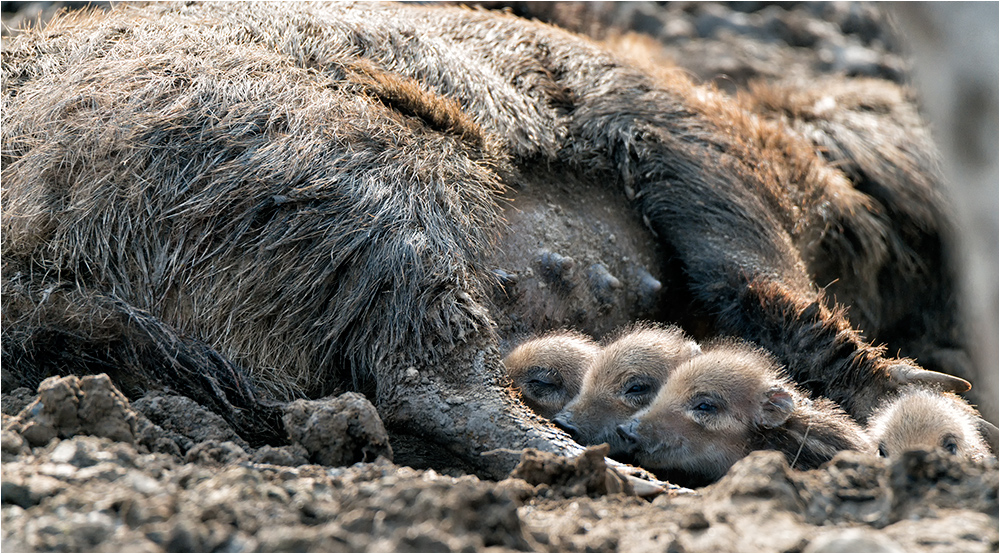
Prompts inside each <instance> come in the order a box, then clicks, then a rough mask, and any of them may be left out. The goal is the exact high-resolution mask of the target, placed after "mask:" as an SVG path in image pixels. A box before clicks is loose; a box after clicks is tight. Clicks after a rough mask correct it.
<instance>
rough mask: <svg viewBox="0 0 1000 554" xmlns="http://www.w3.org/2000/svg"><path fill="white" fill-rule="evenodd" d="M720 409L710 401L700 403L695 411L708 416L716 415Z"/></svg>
mask: <svg viewBox="0 0 1000 554" xmlns="http://www.w3.org/2000/svg"><path fill="white" fill-rule="evenodd" d="M718 409H719V408H718V407H717V406H716V405H715V404H713V403H711V402H708V401H702V402H699V403H697V404H696V405H695V407H694V410H695V411H696V412H702V413H706V414H714V413H715V412H716V411H718Z"/></svg>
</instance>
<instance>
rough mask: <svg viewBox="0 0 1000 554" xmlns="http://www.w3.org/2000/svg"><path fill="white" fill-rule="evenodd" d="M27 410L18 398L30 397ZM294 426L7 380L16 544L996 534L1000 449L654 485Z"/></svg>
mask: <svg viewBox="0 0 1000 554" xmlns="http://www.w3.org/2000/svg"><path fill="white" fill-rule="evenodd" d="M15 414H16V415H15ZM284 422H285V425H286V430H287V431H288V433H289V436H290V437H291V440H290V443H291V444H290V445H289V446H283V447H278V448H274V447H270V446H265V447H262V448H259V449H253V448H250V447H249V446H248V445H247V444H246V443H245V442H243V441H242V440H241V439H240V438H239V437H238V436H236V434H235V433H234V432H233V431H232V429H230V428H228V426H227V425H226V423H225V422H224V421H222V419H221V418H219V417H218V416H213V415H212V414H211V413H209V412H207V411H206V410H204V409H203V408H201V407H200V406H198V405H197V404H195V403H193V402H191V401H190V400H188V399H186V398H183V397H177V396H169V395H157V396H151V397H144V398H141V399H139V400H137V401H136V402H133V403H131V404H130V403H129V402H128V401H127V400H126V399H125V397H124V396H123V395H121V393H119V392H118V391H117V390H116V389H115V388H114V387H113V385H111V382H110V381H109V380H108V379H107V378H106V377H104V376H92V377H84V378H77V377H64V378H50V379H48V380H46V381H45V382H44V383H43V384H42V386H41V387H39V394H37V395H34V394H32V393H31V392H30V391H28V390H26V389H18V390H15V391H12V392H11V393H10V394H3V435H2V456H3V475H2V503H3V508H2V529H3V531H2V537H3V538H2V540H3V542H2V545H0V546H2V548H3V551H4V552H14V551H105V552H107V551H130V552H160V551H195V552H220V551H221V552H237V551H265V552H272V551H305V552H315V551H321V552H341V551H344V552H346V551H440V552H451V551H463V552H467V551H544V552H561V551H585V552H605V551H609V552H613V551H660V552H664V551H666V552H686V551H783V552H799V551H802V552H829V551H855V552H858V551H881V552H901V551H931V552H935V551H940V552H954V551H965V552H988V551H996V550H997V548H998V545H1000V542H998V541H1000V537H998V533H997V487H998V482H997V477H998V472H997V464H996V462H995V461H994V460H990V461H987V462H979V463H971V462H959V461H957V460H956V459H954V457H949V456H945V455H941V454H937V453H928V452H913V453H909V454H907V455H905V456H903V457H901V458H900V459H897V460H894V461H892V462H887V461H886V460H884V459H881V458H877V457H874V456H870V455H862V454H858V453H854V452H844V453H842V454H841V455H839V456H838V457H836V458H835V459H834V460H833V461H831V462H830V463H829V464H827V465H826V466H824V467H823V468H821V469H817V470H813V471H794V470H791V469H789V467H788V463H787V462H786V461H785V458H784V457H783V456H782V455H780V454H778V453H776V452H758V453H755V454H753V455H751V456H749V457H748V458H746V459H744V460H743V461H742V462H740V463H738V464H737V465H736V466H734V467H733V468H732V470H731V471H730V472H729V473H728V475H727V476H726V477H725V478H723V479H722V480H721V481H719V482H718V483H716V484H714V485H711V486H708V487H705V488H701V489H698V490H694V491H690V492H678V493H673V494H665V495H660V496H658V497H655V498H652V499H648V498H640V497H637V496H635V495H634V494H633V491H632V490H631V487H630V486H629V485H628V484H627V482H626V481H624V480H622V479H621V478H620V476H618V475H617V474H616V473H615V472H614V471H612V470H609V469H607V468H606V467H605V464H604V461H603V460H604V458H603V456H604V453H605V450H603V449H601V448H594V449H590V450H588V451H587V452H585V453H584V454H582V455H581V456H579V457H578V458H576V459H567V458H560V457H556V456H553V455H551V454H544V453H539V452H534V451H530V450H529V451H526V452H524V453H523V454H522V456H521V463H520V465H519V466H518V468H517V469H516V470H515V471H514V472H513V473H512V474H511V476H510V477H509V478H507V479H505V480H502V481H499V482H497V481H489V480H482V479H479V478H478V477H476V476H475V475H470V474H466V473H464V472H463V471H462V470H461V469H460V468H454V467H450V468H449V467H440V468H438V469H437V470H435V469H414V468H411V467H407V466H403V465H399V464H396V463H393V462H392V461H391V459H392V455H393V452H392V449H391V447H390V443H391V439H390V438H389V437H388V436H387V434H386V431H385V428H384V427H383V426H382V422H381V421H380V420H379V418H378V415H377V414H376V412H375V410H374V408H373V407H372V406H371V404H369V403H368V402H367V400H365V399H364V398H363V397H361V396H359V395H356V394H353V393H346V394H344V395H341V396H339V397H333V398H327V399H323V400H319V401H310V402H305V401H302V402H296V403H293V404H291V405H289V407H288V409H287V410H286V416H285V418H284Z"/></svg>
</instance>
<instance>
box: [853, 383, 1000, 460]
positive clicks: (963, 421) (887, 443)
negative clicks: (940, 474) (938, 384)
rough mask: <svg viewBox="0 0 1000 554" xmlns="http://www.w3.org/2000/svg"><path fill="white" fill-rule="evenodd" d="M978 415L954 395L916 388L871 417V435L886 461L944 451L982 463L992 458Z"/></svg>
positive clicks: (902, 394)
mask: <svg viewBox="0 0 1000 554" xmlns="http://www.w3.org/2000/svg"><path fill="white" fill-rule="evenodd" d="M977 415H978V414H977V413H976V410H975V409H974V408H973V407H972V406H970V405H969V404H968V403H966V402H965V400H962V399H961V398H960V397H958V396H956V395H954V394H949V393H941V392H938V391H935V390H930V389H924V388H919V387H913V388H910V389H907V390H904V391H903V392H902V393H900V395H899V397H897V398H895V399H894V400H892V401H890V402H887V403H886V405H884V406H882V407H881V408H879V409H878V410H876V411H875V413H874V414H872V417H871V419H870V420H869V421H868V434H869V435H870V436H871V438H872V441H873V442H874V444H875V445H876V446H877V447H878V451H879V454H880V455H881V456H884V457H887V458H889V457H892V458H895V457H898V456H899V455H901V454H902V453H903V452H907V451H910V450H941V451H942V452H945V453H948V454H953V455H956V456H961V457H963V458H968V459H972V460H979V459H982V458H984V457H987V456H989V455H990V448H989V446H988V445H987V443H986V440H984V437H983V436H982V434H981V431H980V428H979V422H980V421H981V420H980V419H979V417H977Z"/></svg>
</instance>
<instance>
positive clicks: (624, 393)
mask: <svg viewBox="0 0 1000 554" xmlns="http://www.w3.org/2000/svg"><path fill="white" fill-rule="evenodd" d="M700 353H701V347H700V346H698V343H697V342H695V341H694V340H693V339H692V338H691V337H690V336H688V335H687V334H686V333H684V330H683V329H681V328H680V327H677V326H656V325H651V324H648V323H641V324H636V325H634V326H629V327H627V328H625V329H623V330H621V331H620V332H619V336H618V337H616V338H615V339H614V340H612V341H611V342H609V343H608V344H607V345H606V346H605V347H604V349H603V350H602V351H601V352H600V353H599V354H598V355H597V356H595V357H594V359H593V360H592V361H591V363H590V365H589V366H588V367H587V368H586V374H585V376H584V379H583V384H582V386H581V388H580V393H579V395H578V396H577V397H576V398H574V399H573V401H572V402H570V403H569V404H567V405H566V407H565V408H563V409H562V410H561V411H560V412H559V413H558V414H556V416H555V417H554V418H553V420H552V422H553V423H555V424H556V426H558V427H559V428H560V429H563V430H564V431H566V432H568V433H569V434H570V436H571V437H573V439H574V440H576V441H577V442H579V443H580V444H584V445H597V444H602V443H606V444H608V445H609V447H610V449H611V454H612V456H617V455H621V454H624V453H625V452H626V451H627V448H626V445H625V444H623V442H622V440H621V438H620V437H619V436H618V434H617V433H616V429H617V428H618V426H619V425H621V424H622V423H626V422H627V421H628V420H629V418H631V417H632V416H633V415H634V414H635V413H636V412H638V411H639V410H642V409H643V408H645V407H646V406H648V405H649V404H650V403H651V402H652V401H653V399H654V398H656V393H657V392H659V390H660V387H661V386H662V385H663V383H664V382H665V381H666V380H667V379H668V378H669V375H670V372H671V371H673V370H674V368H676V367H677V366H678V365H680V364H681V363H683V362H685V361H687V360H689V359H690V358H692V357H694V356H697V355H699V354H700Z"/></svg>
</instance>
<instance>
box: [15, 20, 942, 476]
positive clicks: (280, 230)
mask: <svg viewBox="0 0 1000 554" xmlns="http://www.w3.org/2000/svg"><path fill="white" fill-rule="evenodd" d="M2 56H3V57H2V72H3V76H2V78H3V100H2V102H3V103H2V113H3V121H2V123H3V125H2V156H3V159H2V162H3V169H2V180H3V187H4V188H3V200H2V202H3V207H4V217H3V220H2V231H3V236H4V245H3V260H4V263H3V315H2V317H3V341H2V344H3V386H4V387H5V388H6V387H13V386H19V385H24V386H29V387H34V386H35V385H37V383H38V382H39V381H40V380H41V379H42V378H44V377H45V376H46V375H49V374H52V373H97V372H108V373H109V374H110V375H112V378H113V379H114V380H115V382H116V383H118V384H119V386H121V387H122V389H123V392H125V394H126V395H129V396H130V397H134V396H135V395H136V394H137V393H138V392H139V391H141V390H144V389H148V388H157V387H160V388H168V389H171V390H174V391H177V392H180V393H182V394H186V395H189V396H192V397H193V398H195V399H196V400H198V401H199V402H200V403H202V404H204V405H207V406H211V407H212V408H213V409H215V410H217V411H219V412H220V414H222V415H223V416H225V417H226V418H227V419H228V420H229V421H230V422H232V423H233V424H234V426H235V427H236V428H237V429H239V430H240V432H241V434H243V435H244V436H245V437H247V438H248V440H250V441H251V442H253V443H255V444H256V443H261V442H276V441H277V442H280V441H281V440H282V437H281V433H280V432H279V431H278V430H277V429H280V425H279V424H278V422H277V419H276V415H275V414H276V413H278V410H277V409H276V408H275V407H274V406H272V405H269V404H268V402H267V401H268V400H270V399H272V398H273V399H276V400H286V399H289V398H294V397H298V396H312V397H315V396H320V395H323V394H330V393H334V392H340V391H342V390H344V389H353V390H358V391H362V392H364V393H366V394H367V395H368V396H369V397H370V398H372V400H373V401H374V403H375V405H376V406H377V408H378V410H379V413H380V415H381V416H382V418H383V419H384V420H385V422H386V423H387V425H388V426H390V427H392V428H395V429H404V430H409V431H410V432H412V433H414V434H416V435H419V436H423V437H429V438H432V439H433V440H435V441H437V442H438V443H439V444H441V445H443V446H444V447H446V448H449V449H451V450H453V451H455V452H458V453H460V454H462V455H463V456H465V457H466V458H467V459H469V460H472V461H473V462H474V463H476V464H477V465H478V466H480V467H482V468H483V469H484V471H486V472H487V473H489V472H497V473H500V474H502V473H505V472H506V471H508V470H509V469H510V468H511V467H513V464H514V463H515V462H516V459H517V457H516V455H512V454H502V452H508V451H507V450H497V448H498V447H501V448H506V449H514V450H516V449H519V448H524V447H537V448H539V449H542V450H547V451H560V452H571V451H576V448H577V446H576V445H575V444H574V443H572V442H571V441H569V440H568V438H567V437H566V436H565V435H564V434H562V433H560V432H558V431H556V430H554V429H551V428H549V427H547V426H544V425H543V424H542V422H541V421H540V420H539V419H538V418H537V417H536V416H535V415H534V414H532V413H530V411H528V410H527V409H526V408H525V407H524V406H523V405H522V404H521V403H520V402H519V401H518V400H517V399H516V398H514V397H513V396H512V395H511V394H510V393H509V391H508V389H507V388H506V386H505V376H504V371H503V367H502V364H501V362H500V353H499V348H498V345H499V344H500V343H501V341H505V340H509V338H510V337H509V335H510V334H511V331H512V330H516V331H517V332H518V333H537V332H544V331H545V330H547V329H548V328H551V327H546V326H549V325H551V323H552V322H551V320H549V319H545V318H551V317H555V316H558V317H561V318H572V319H573V320H574V322H573V323H574V325H573V326H574V328H577V329H580V330H581V331H583V332H586V333H588V334H593V332H592V331H591V329H598V330H601V329H614V328H618V327H621V326H623V325H625V324H627V323H629V322H630V321H634V320H636V319H638V318H639V317H643V315H642V314H648V313H649V310H648V309H645V310H640V309H639V308H638V307H636V306H635V305H634V303H632V302H630V301H629V299H631V298H637V296H636V295H635V294H633V293H631V292H628V291H632V290H635V289H636V288H637V287H639V285H638V284H636V285H634V286H632V285H630V284H629V283H630V281H629V279H630V277H629V276H631V275H634V276H635V277H634V279H635V281H634V282H636V283H639V282H640V281H645V282H647V283H649V284H654V285H653V286H651V287H647V288H648V289H649V290H650V291H652V292H653V293H656V294H653V295H649V294H646V295H645V296H644V297H647V298H653V299H658V300H657V302H658V303H660V305H670V306H674V307H676V308H677V309H680V310H682V311H683V312H684V313H688V314H691V321H692V322H693V324H697V325H698V326H699V329H700V330H701V331H703V332H704V333H706V334H709V335H715V334H728V335H734V336H739V337H743V338H745V339H747V340H751V341H754V342H756V343H757V344H759V345H761V346H763V347H765V348H767V349H769V350H770V351H772V352H774V353H775V355H776V356H777V357H778V359H779V360H780V361H781V363H783V364H784V365H785V366H786V367H788V369H789V371H790V372H791V374H792V375H793V377H794V378H795V379H796V380H798V381H799V382H800V383H802V384H803V385H804V386H806V387H808V388H809V389H810V390H811V391H812V392H813V393H814V394H821V395H825V396H827V397H829V398H831V399H834V400H836V401H837V402H840V403H842V405H843V406H844V408H845V409H846V410H847V411H848V412H850V413H851V414H852V415H854V416H856V417H858V418H861V419H863V418H865V417H866V416H867V415H868V414H869V413H870V411H871V410H872V409H873V408H874V407H875V406H876V405H877V404H878V403H879V400H880V399H881V398H882V397H883V396H885V395H886V394H888V393H890V392H891V391H893V390H894V389H895V388H896V387H897V385H898V383H900V382H907V381H914V380H920V379H922V378H923V376H926V374H923V373H920V372H919V371H918V370H917V369H916V368H915V366H914V365H913V364H912V362H910V361H908V360H896V359H892V358H888V357H886V355H885V354H886V351H885V350H884V349H883V348H880V347H878V346H873V345H872V344H870V343H868V342H866V340H865V339H864V338H863V337H862V335H861V333H860V332H859V331H858V330H857V328H856V327H854V326H852V324H851V323H850V322H849V320H848V319H847V316H846V314H845V312H844V310H843V309H841V308H840V307H838V306H836V305H834V303H833V302H831V301H830V299H829V298H828V297H827V296H826V295H825V294H824V293H823V290H822V288H821V287H823V286H825V285H827V284H828V282H818V283H817V282H816V281H814V280H813V277H812V276H811V274H810V269H811V267H813V266H814V265H815V260H817V259H819V257H821V256H822V257H824V258H830V257H832V258H842V259H843V260H845V261H843V262H838V264H834V267H850V268H851V271H849V272H846V273H845V274H843V275H839V276H838V277H839V278H840V279H841V280H842V281H853V282H856V284H855V285H848V284H845V285H844V286H845V287H846V288H847V289H851V288H853V287H859V288H864V287H867V286H871V282H872V281H873V280H875V279H878V280H879V282H885V281H883V280H882V277H881V276H882V275H886V276H888V277H890V278H891V279H888V281H889V282H893V283H901V284H902V285H900V286H911V285H913V283H912V281H910V280H908V279H904V278H899V279H896V277H897V276H899V275H901V274H904V273H906V272H908V271H910V270H911V268H912V267H913V264H905V265H901V264H895V263H894V261H895V260H900V259H914V260H924V259H925V256H926V255H927V252H924V251H922V250H920V245H921V244H924V243H923V242H921V241H917V242H915V243H913V242H908V241H910V240H911V238H912V237H909V236H907V235H905V234H902V233H900V232H899V230H898V229H899V226H897V225H895V224H894V223H893V222H892V219H891V215H892V214H890V213H887V212H886V211H885V210H884V209H883V208H882V207H881V206H880V205H879V203H878V201H877V199H876V198H875V197H873V196H871V195H868V194H866V193H865V192H864V191H862V190H858V189H857V188H855V187H854V186H853V185H852V183H851V181H850V180H849V179H848V178H847V177H846V176H845V174H844V173H843V172H841V171H839V170H837V169H836V167H835V166H832V165H830V164H827V163H826V161H825V160H823V159H822V158H821V157H819V156H817V155H816V153H815V148H814V145H813V144H812V143H811V142H809V141H808V140H806V139H804V138H802V137H800V136H799V135H797V134H795V133H791V132H789V127H787V126H786V125H785V124H784V123H783V122H782V121H780V120H777V119H775V120H770V121H768V120H765V119H764V118H762V117H758V116H757V115H755V114H753V113H751V112H749V111H747V110H745V109H744V108H742V107H741V105H740V104H738V103H736V102H734V101H733V100H732V99H730V98H728V97H726V96H724V95H722V94H719V93H717V92H716V91H714V90H712V89H711V88H708V87H699V86H696V85H694V84H692V83H691V82H690V81H689V80H687V79H686V78H685V77H683V76H682V75H680V74H679V73H678V72H672V73H665V74H664V75H656V74H652V73H650V72H648V71H646V70H643V69H640V68H638V67H635V66H633V65H631V64H630V63H628V62H626V61H624V60H623V59H622V58H619V57H617V56H616V55H614V54H612V53H610V52H608V51H606V50H604V49H603V48H602V47H600V46H598V45H596V44H594V43H592V42H590V41H589V40H587V39H584V38H581V37H579V36H576V35H573V34H571V33H568V32H565V31H562V30H559V29H556V28H553V27H551V26H547V25H544V24H540V23H535V22H528V21H524V20H521V19H518V18H516V17H514V16H511V15H505V14H496V13H489V12H485V11H474V10H469V9H463V8H454V7H453V8H445V7H432V6H420V5H367V4H350V5H347V4H281V5H278V4H270V3H223V4H211V5H201V4H187V3H178V4H153V5H149V6H147V7H137V6H135V5H131V4H124V5H119V6H116V7H115V9H113V10H111V11H109V12H107V13H89V12H81V13H74V14H69V15H65V16H62V17H59V18H56V19H55V20H53V21H52V22H51V23H50V24H49V25H48V26H46V27H45V28H43V29H41V30H33V31H29V32H25V33H23V34H20V35H18V36H17V37H16V38H14V39H12V40H11V41H10V43H9V45H5V49H4V51H3V53H2ZM921 155H926V156H928V157H933V156H934V153H933V152H931V151H926V152H922V153H921ZM930 183H931V184H932V185H934V186H936V185H937V178H936V174H935V175H934V176H932V178H931V179H930ZM595 191H596V192H595ZM591 194H597V195H604V196H600V198H601V200H600V201H595V200H592V199H591V198H592V197H590V196H589V195H591ZM532 195H534V196H532ZM580 195H588V196H586V197H585V198H584V199H582V200H580V198H579V197H580ZM547 196H551V197H552V200H550V201H549V202H548V203H546V201H545V198H546V197H547ZM530 198H534V199H535V203H534V204H531V205H530V206H524V208H525V209H528V208H530V207H531V206H534V207H535V209H536V210H540V211H536V212H535V213H542V212H543V211H544V210H545V209H548V208H547V207H548V206H550V205H551V206H555V207H556V208H559V209H555V208H552V213H554V214H556V215H555V216H554V217H557V216H559V214H560V210H562V208H561V206H563V205H566V206H569V205H570V204H569V203H568V202H569V200H570V199H574V198H575V199H576V200H577V201H578V204H576V205H577V206H582V208H581V209H583V210H585V211H586V210H590V211H588V212H586V214H585V216H581V217H580V218H579V219H576V220H572V221H573V222H574V225H577V227H580V225H579V223H580V222H585V223H588V225H586V226H584V227H586V228H587V229H589V230H592V229H593V228H594V226H593V225H590V224H593V223H595V221H599V220H600V219H601V218H605V219H606V220H607V221H611V222H614V224H613V225H610V224H609V226H610V227H611V228H612V229H613V230H615V231H617V230H618V229H621V230H622V231H623V232H622V233H620V234H619V233H618V232H612V229H609V230H608V232H606V233H604V235H602V236H604V237H605V238H607V241H606V244H605V243H602V244H603V246H601V249H600V250H599V251H597V254H593V255H594V256H597V255H598V254H599V255H600V256H603V258H602V259H593V260H589V262H590V264H589V265H587V266H586V267H587V268H588V271H587V272H586V275H585V279H584V280H587V281H588V282H589V285H587V286H589V287H591V289H592V292H591V296H588V297H587V298H593V299H594V300H593V301H592V303H590V304H588V303H583V304H574V305H573V309H572V310H558V309H555V308H553V309H549V308H546V310H547V311H545V312H544V313H541V312H538V313H535V312H531V311H530V310H528V311H527V312H521V311H518V312H517V313H508V312H505V307H506V306H508V305H507V304H505V303H504V301H503V298H504V296H503V295H502V294H501V295H497V294H496V291H497V290H498V287H501V286H506V284H505V283H503V282H502V279H499V278H498V276H500V275H501V274H500V273H497V272H495V270H496V269H497V268H498V267H501V268H502V266H503V265H504V264H505V263H506V262H505V260H507V261H510V260H515V259H522V258H525V257H528V256H535V255H536V254H535V252H536V251H537V249H538V245H537V244H533V245H530V247H529V246H524V247H523V248H522V249H521V250H517V248H513V249H511V250H509V249H506V248H505V246H508V245H512V244H513V245H516V244H518V243H517V241H516V240H513V239H516V238H517V237H520V236H527V235H529V234H530V233H528V231H529V230H528V229H527V228H526V227H518V226H517V225H518V223H517V222H518V221H519V220H518V219H517V218H518V217H521V215H519V214H524V213H526V212H523V211H519V208H521V207H522V206H519V199H530ZM593 198H597V196H595V197H593ZM626 199H628V200H630V201H631V206H628V205H626V204H625V202H626ZM529 211H530V210H529ZM545 213H548V212H545ZM562 217H566V218H567V219H566V221H571V218H570V216H569V215H566V214H565V212H563V216H562ZM616 218H617V219H616ZM505 220H506V221H508V222H510V226H505V225H504V222H505ZM529 220H530V219H529ZM642 223H645V224H646V225H647V226H648V227H649V228H650V233H648V234H643V233H638V232H636V231H635V229H637V228H641V226H642ZM928 223H929V224H928V225H927V226H924V227H920V226H917V227H916V228H918V229H920V230H921V232H922V233H925V234H926V235H927V236H929V237H931V238H933V237H936V236H937V233H938V232H939V227H937V226H935V222H933V221H932V222H928ZM587 232H590V231H587ZM613 239H614V240H613ZM616 241H617V242H616ZM569 246H574V245H573V244H570V245H569ZM529 248H530V252H528V249H529ZM567 254H568V255H570V256H571V257H574V258H578V257H580V255H579V254H577V253H574V252H568V253H567ZM588 255H590V254H588ZM636 259H640V260H644V263H645V261H648V260H653V259H655V260H659V262H658V263H659V264H662V266H663V267H659V265H658V264H652V265H648V266H645V265H644V266H641V267H638V269H637V268H636V267H635V264H634V263H633V262H632V260H636ZM667 260H669V263H667ZM667 272H673V273H672V275H673V276H675V277H678V278H679V279H682V281H681V285H680V286H677V287H672V288H671V289H670V290H668V292H669V294H667V295H666V296H657V295H658V294H659V292H658V286H655V284H658V283H663V282H668V281H669V280H668V279H667V278H666V277H667V276H665V275H664V273H667ZM525 275H528V273H527V272H525ZM523 283H534V281H531V279H530V278H528V279H526V280H524V281H522V286H523ZM616 283H617V285H618V286H616ZM538 284H539V286H538V287H536V291H538V290H548V291H553V290H555V289H557V288H558V287H554V286H551V287H548V288H544V289H543V288H542V287H541V285H542V283H538ZM929 286H931V287H945V286H947V283H941V282H932V283H929ZM664 288H666V287H664ZM937 292H938V291H929V290H928V287H927V286H925V284H923V283H921V284H920V286H914V287H913V288H911V289H907V291H906V292H903V293H901V294H904V295H911V296H913V295H931V294H937ZM552 294H553V295H555V296H552V298H554V299H555V300H554V302H555V301H562V300H564V299H565V297H564V296H557V295H556V293H555V292H553V293H552ZM630 295H631V296H630ZM521 298H527V296H521ZM550 308H551V306H550ZM517 309H518V310H526V309H527V308H525V307H524V306H523V305H519V307H518V308H517ZM553 314H555V316H553ZM495 322H496V324H497V325H496V327H494V323H495ZM602 332H603V331H602ZM484 451H491V452H493V454H492V455H489V456H480V454H481V453H483V452H484ZM497 452H501V454H497Z"/></svg>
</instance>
